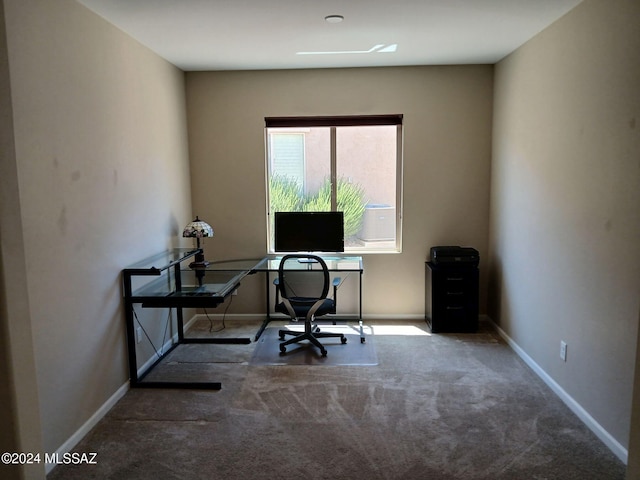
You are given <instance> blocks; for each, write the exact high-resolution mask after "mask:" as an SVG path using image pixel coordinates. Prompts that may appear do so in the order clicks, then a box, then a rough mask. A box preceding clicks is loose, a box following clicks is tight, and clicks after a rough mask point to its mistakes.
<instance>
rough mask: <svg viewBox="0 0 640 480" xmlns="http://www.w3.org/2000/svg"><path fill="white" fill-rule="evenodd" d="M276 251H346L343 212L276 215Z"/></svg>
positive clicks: (280, 213)
mask: <svg viewBox="0 0 640 480" xmlns="http://www.w3.org/2000/svg"><path fill="white" fill-rule="evenodd" d="M274 230H275V232H274V233H275V245H274V248H275V251H276V252H282V253H284V252H344V215H343V213H342V212H276V213H275V218H274Z"/></svg>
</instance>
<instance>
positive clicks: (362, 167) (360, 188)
mask: <svg viewBox="0 0 640 480" xmlns="http://www.w3.org/2000/svg"><path fill="white" fill-rule="evenodd" d="M265 124H266V128H265V136H266V153H267V155H266V156H267V185H268V188H267V204H268V207H269V210H268V218H267V225H268V232H269V235H268V239H269V240H268V242H269V245H268V248H269V252H273V251H274V248H273V217H274V215H273V214H274V212H278V211H285V212H289V211H292V212H295V211H310V212H311V211H342V212H344V234H345V252H351V253H358V252H361V253H367V252H399V251H400V249H401V221H400V219H401V218H402V212H401V205H402V201H401V198H402V115H374V116H346V117H277V118H275V117H269V118H266V119H265Z"/></svg>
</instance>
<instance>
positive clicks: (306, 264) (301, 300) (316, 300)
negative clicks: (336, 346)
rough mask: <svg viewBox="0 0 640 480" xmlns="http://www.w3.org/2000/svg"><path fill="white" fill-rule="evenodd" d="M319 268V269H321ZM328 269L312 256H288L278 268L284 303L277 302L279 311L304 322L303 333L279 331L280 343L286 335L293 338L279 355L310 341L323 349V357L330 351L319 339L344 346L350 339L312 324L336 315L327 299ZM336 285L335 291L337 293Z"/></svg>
mask: <svg viewBox="0 0 640 480" xmlns="http://www.w3.org/2000/svg"><path fill="white" fill-rule="evenodd" d="M318 267H320V268H318ZM329 284H330V279H329V269H328V268H327V264H326V263H325V262H324V260H322V258H320V257H318V256H316V255H310V254H294V255H285V256H284V257H283V258H282V260H281V261H280V266H279V268H278V281H277V285H278V286H277V291H278V292H279V296H280V297H282V301H281V302H280V301H279V300H278V298H279V297H277V299H276V307H275V310H276V312H279V313H284V314H285V315H289V316H290V317H291V319H292V320H293V321H297V320H298V319H304V332H295V331H292V330H280V331H279V334H280V340H284V338H285V335H293V338H290V339H288V340H286V341H284V342H283V343H281V344H280V355H285V354H286V352H287V345H291V344H292V343H298V342H301V341H303V340H308V341H309V342H310V343H312V344H313V345H315V346H316V347H318V348H319V349H320V353H321V354H322V356H323V357H326V356H327V350H326V349H325V348H324V346H323V345H322V344H321V343H320V341H319V340H318V339H319V338H329V337H332V338H339V339H340V341H341V342H342V343H343V344H344V343H347V338H346V337H345V336H344V334H342V333H325V332H320V329H319V328H318V327H317V326H316V325H314V324H313V321H314V319H315V317H319V316H321V315H326V314H327V313H335V311H336V304H335V293H334V299H331V298H328V293H329ZM335 288H336V287H335V284H334V292H335Z"/></svg>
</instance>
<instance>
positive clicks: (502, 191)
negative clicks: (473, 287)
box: [489, 0, 640, 448]
mask: <svg viewBox="0 0 640 480" xmlns="http://www.w3.org/2000/svg"><path fill="white" fill-rule="evenodd" d="M638 18H640V3H639V2H637V1H635V0H615V1H609V0H585V1H584V2H583V3H581V4H580V5H578V7H576V8H575V9H574V10H573V11H571V12H569V14H567V15H566V16H565V17H563V18H562V19H560V20H559V21H558V22H556V23H555V24H554V25H552V26H551V27H549V28H548V29H546V30H545V31H543V32H542V33H541V34H539V35H538V36H536V37H535V38H533V39H532V40H531V41H529V42H528V43H527V44H525V45H524V46H523V47H521V48H520V49H518V50H517V51H516V52H515V53H513V54H512V55H510V56H509V57H508V58H507V59H505V60H503V61H502V62H500V63H499V64H498V65H497V67H496V78H495V104H494V140H493V160H492V179H491V182H492V194H491V279H492V280H491V286H490V294H489V298H490V300H489V312H490V315H491V316H492V318H494V320H496V321H497V322H498V323H499V324H500V326H501V327H502V328H503V329H504V330H505V331H506V332H507V334H508V335H509V336H510V337H511V338H512V339H513V340H514V341H515V342H516V343H517V344H518V345H520V347H522V348H523V349H524V350H525V352H526V353H527V354H528V355H529V356H530V357H531V358H532V359H533V360H534V361H535V362H536V363H537V364H538V365H540V366H541V367H542V368H543V369H544V371H545V372H547V373H548V374H549V375H550V376H551V377H552V378H553V379H554V380H555V381H556V382H557V383H558V384H559V385H560V386H561V387H562V388H563V389H564V390H565V391H566V392H567V393H568V394H569V395H570V396H571V397H572V398H573V399H575V400H576V401H577V402H578V403H579V404H580V405H581V406H582V407H583V408H584V409H585V410H586V411H587V412H588V414H589V415H591V416H592V417H593V418H594V419H595V421H596V422H598V423H599V424H600V425H601V426H602V427H603V428H604V429H605V430H606V431H607V432H609V433H610V434H611V435H612V436H613V438H614V440H615V441H617V442H619V444H620V445H621V446H623V447H624V448H626V447H627V445H628V438H629V418H630V406H631V394H632V388H633V378H634V377H633V370H634V365H635V352H636V339H637V329H638V311H639V308H640V303H639V302H640V297H639V295H638V292H640V249H639V248H638V245H639V244H640V209H639V208H638V207H639V206H640V163H639V159H640V134H639V128H640V124H639V122H640V95H638V86H639V85H640V63H639V62H638V52H640V30H639V29H638ZM561 340H564V341H566V342H567V344H568V359H567V361H566V362H563V361H562V360H561V359H560V356H559V352H560V341H561Z"/></svg>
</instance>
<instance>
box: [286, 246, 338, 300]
mask: <svg viewBox="0 0 640 480" xmlns="http://www.w3.org/2000/svg"><path fill="white" fill-rule="evenodd" d="M278 284H279V288H280V294H281V295H282V297H283V298H286V299H289V300H293V299H296V298H298V299H300V298H305V299H322V298H327V295H328V294H329V284H330V278H329V269H328V268H327V264H326V263H325V261H324V260H323V259H322V258H320V257H318V256H317V255H310V254H292V255H285V256H284V257H283V258H282V260H281V261H280V267H279V268H278Z"/></svg>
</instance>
